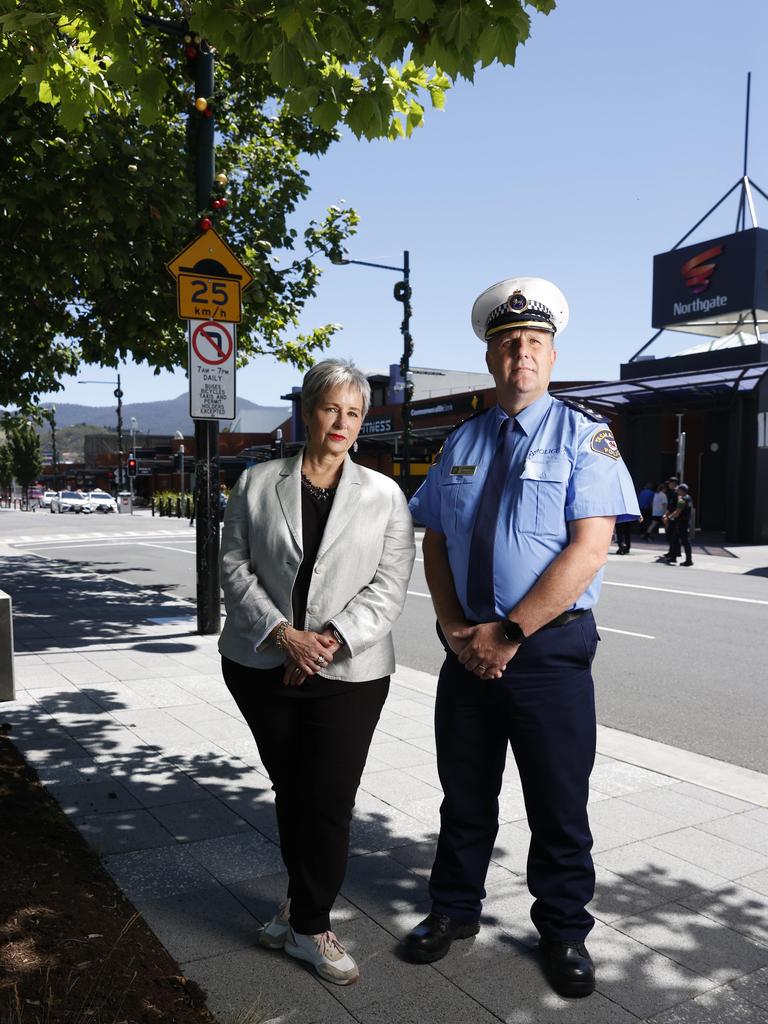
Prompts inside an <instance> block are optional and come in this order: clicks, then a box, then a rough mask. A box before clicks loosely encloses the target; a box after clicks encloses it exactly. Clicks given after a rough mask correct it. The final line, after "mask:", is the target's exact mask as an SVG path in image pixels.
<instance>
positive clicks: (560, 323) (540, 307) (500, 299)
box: [472, 277, 568, 341]
mask: <svg viewBox="0 0 768 1024" xmlns="http://www.w3.org/2000/svg"><path fill="white" fill-rule="evenodd" d="M567 323H568V303H567V302H566V301H565V296H564V295H563V293H562V292H561V291H560V289H559V288H558V287H557V285H554V284H552V282H551V281H545V280H544V278H543V277H508V278H507V279H506V280H505V281H499V283H498V284H494V285H492V286H491V287H490V288H486V289H485V291H484V292H483V293H482V295H479V296H478V297H477V299H476V300H475V304H474V306H473V307H472V329H473V330H474V332H475V334H476V335H477V336H478V338H480V340H481V341H490V340H491V338H493V337H494V336H495V335H496V334H500V333H501V332H502V331H508V330H511V329H512V328H513V327H535V328H536V329H537V330H540V331H550V332H551V333H552V334H555V333H557V334H560V333H561V332H562V331H564V330H565V327H566V325H567Z"/></svg>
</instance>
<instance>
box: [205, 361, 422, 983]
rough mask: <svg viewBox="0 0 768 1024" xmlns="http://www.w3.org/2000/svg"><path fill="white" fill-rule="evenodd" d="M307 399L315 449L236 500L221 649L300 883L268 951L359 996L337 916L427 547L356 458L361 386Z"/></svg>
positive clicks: (364, 400) (352, 378)
mask: <svg viewBox="0 0 768 1024" xmlns="http://www.w3.org/2000/svg"><path fill="white" fill-rule="evenodd" d="M301 397H302V416H303V419H304V423H305V426H306V432H307V443H306V447H305V448H304V449H303V451H301V452H300V453H299V454H298V455H296V456H294V457H293V458H289V459H278V460H275V461H272V462H266V463H262V464H260V465H258V466H254V467H252V468H251V469H248V470H246V471H245V473H243V475H242V476H241V477H240V479H239V480H238V482H237V484H236V485H235V487H234V488H233V490H232V492H231V494H230V496H229V503H228V505H227V511H226V515H225V519H224V532H223V534H222V541H221V578H222V586H223V589H224V600H225V605H226V609H227V618H226V622H225V625H224V629H223V631H222V634H221V639H220V641H219V650H220V652H221V655H222V667H223V672H224V679H225V682H226V684H227V687H228V688H229V690H230V692H231V693H232V696H233V697H234V699H235V700H236V702H237V705H238V707H239V708H240V710H241V712H242V714H243V717H244V718H245V720H246V721H247V723H248V725H249V726H250V728H251V731H252V732H253V735H254V738H255V739H256V743H257V745H258V748H259V755H260V757H261V759H262V761H263V762H264V766H265V768H266V769H267V771H268V773H269V777H270V779H271V780H272V788H273V789H274V791H275V810H276V812H277V822H278V828H279V831H280V848H281V851H282V854H283V860H284V861H285V866H286V868H287V870H288V894H287V898H286V901H285V902H284V903H283V904H282V905H281V907H280V908H279V910H278V912H277V913H276V914H275V916H274V917H273V918H272V920H271V921H270V922H269V923H268V924H267V925H266V927H265V928H264V929H263V931H262V932H261V935H260V937H259V941H260V943H261V944H262V945H263V946H266V947H268V948H270V949H284V950H285V952H286V953H288V954H289V955H290V956H293V957H296V958H298V959H300V960H304V961H306V962H308V963H310V964H311V965H312V966H313V967H314V968H315V970H316V971H317V972H318V974H320V976H321V977H323V978H325V980H326V981H332V982H335V983H336V984H339V985H349V984H351V983H352V982H353V981H356V980H357V978H358V969H357V965H356V964H355V962H354V960H353V959H352V957H351V956H350V955H349V954H348V953H347V952H346V950H345V949H344V946H343V945H342V944H341V942H340V941H339V940H338V938H337V937H336V936H335V934H334V933H333V932H332V931H331V927H330V911H331V907H332V906H333V903H334V901H335V899H336V896H337V895H338V892H339V889H340V888H341V884H342V881H343V880H344V874H345V871H346V865H347V851H348V845H349V825H350V820H351V817H352V808H353V807H354V803H355V794H356V792H357V788H358V786H359V784H360V776H361V774H362V771H363V768H364V766H365V759H366V757H367V755H368V747H369V746H370V742H371V737H372V736H373V731H374V729H375V728H376V723H377V722H378V720H379V715H380V713H381V709H382V706H383V704H384V701H385V699H386V696H387V691H388V689H389V677H390V674H391V673H392V672H393V671H394V668H395V658H394V650H393V646H392V636H391V629H392V626H393V624H394V622H395V620H396V619H397V618H398V616H399V615H400V612H401V611H402V608H403V605H404V603H405V596H406V588H407V585H408V580H409V579H410V575H411V569H412V567H413V560H414V555H415V547H414V539H413V526H412V522H411V517H410V514H409V512H408V506H407V504H406V501H405V497H404V496H403V494H402V492H401V491H400V488H399V487H398V486H397V485H396V484H395V483H394V481H393V480H391V479H389V478H388V477H385V476H383V475H382V474H380V473H376V472H374V471H373V470H370V469H365V468H364V467H362V466H358V465H356V464H355V463H354V462H352V460H351V459H350V457H349V454H348V452H349V449H350V448H353V447H356V439H357V435H358V434H359V432H360V427H361V425H362V422H363V419H364V418H365V415H366V413H367V412H368V407H369V404H370V387H369V385H368V381H367V380H366V378H365V376H364V374H363V373H361V372H360V370H358V369H357V368H356V367H355V366H354V365H353V364H352V363H347V362H344V361H341V360H332V359H327V360H324V361H323V362H321V363H318V364H317V365H316V366H314V367H312V369H311V370H310V371H309V372H308V373H307V375H306V376H305V378H304V385H303V389H302V396H301Z"/></svg>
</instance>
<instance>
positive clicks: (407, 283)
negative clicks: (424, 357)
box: [330, 249, 413, 497]
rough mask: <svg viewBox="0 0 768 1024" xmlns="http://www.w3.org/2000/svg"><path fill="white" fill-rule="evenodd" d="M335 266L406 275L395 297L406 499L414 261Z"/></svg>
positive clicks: (340, 259) (339, 260)
mask: <svg viewBox="0 0 768 1024" xmlns="http://www.w3.org/2000/svg"><path fill="white" fill-rule="evenodd" d="M330 260H331V263H333V264H334V265H335V266H346V265H347V264H348V263H355V264H357V266H360V267H376V268H377V269H378V270H394V271H395V273H396V274H402V275H403V280H402V281H398V282H397V284H396V285H395V288H394V296H395V300H396V301H397V302H402V304H403V320H402V323H401V324H400V333H401V334H402V336H403V355H402V357H401V359H400V375H401V377H402V380H403V383H402V389H403V407H402V410H401V418H402V421H403V457H402V462H401V464H400V468H401V472H400V477H401V481H402V487H403V490H404V491H405V495H406V497H408V496H409V492H410V483H411V481H410V476H411V442H412V434H411V401H412V399H413V382H412V380H411V356H412V355H413V338H412V336H411V314H412V312H413V309H412V307H411V259H410V253H409V251H408V250H407V249H406V250H405V251H404V252H403V265H402V267H391V266H389V264H387V263H370V262H369V261H368V260H350V259H347V258H346V257H345V256H341V255H340V254H333V255H331V257H330Z"/></svg>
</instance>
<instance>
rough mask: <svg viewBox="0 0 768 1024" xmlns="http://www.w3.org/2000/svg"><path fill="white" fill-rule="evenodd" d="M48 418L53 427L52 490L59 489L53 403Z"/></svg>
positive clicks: (54, 408) (54, 407)
mask: <svg viewBox="0 0 768 1024" xmlns="http://www.w3.org/2000/svg"><path fill="white" fill-rule="evenodd" d="M46 418H47V420H48V423H49V424H50V427H51V461H52V463H53V487H52V488H51V490H54V491H56V490H58V488H57V487H56V467H57V459H56V406H55V405H52V406H51V407H50V408H49V409H48V412H47V414H46Z"/></svg>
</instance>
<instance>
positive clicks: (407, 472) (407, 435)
mask: <svg viewBox="0 0 768 1024" xmlns="http://www.w3.org/2000/svg"><path fill="white" fill-rule="evenodd" d="M403 282H404V284H405V289H404V292H405V294H404V296H403V323H402V327H401V328H400V329H401V331H402V334H403V364H402V374H403V383H404V385H405V388H404V391H403V409H402V418H403V461H402V463H401V471H402V475H403V490H404V491H405V496H406V497H410V493H411V399H412V398H413V384H412V383H411V376H410V370H411V355H412V354H413V341H412V339H411V265H410V254H409V252H408V250H407V249H406V250H405V252H404V253H403Z"/></svg>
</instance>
